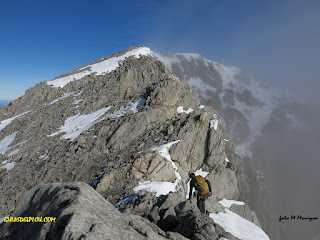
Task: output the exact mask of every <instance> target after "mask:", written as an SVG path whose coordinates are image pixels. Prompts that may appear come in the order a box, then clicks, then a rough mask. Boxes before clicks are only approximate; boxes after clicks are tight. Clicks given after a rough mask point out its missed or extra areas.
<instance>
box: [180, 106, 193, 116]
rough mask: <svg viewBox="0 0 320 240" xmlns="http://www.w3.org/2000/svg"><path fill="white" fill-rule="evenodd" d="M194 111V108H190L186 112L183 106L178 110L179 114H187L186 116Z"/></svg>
mask: <svg viewBox="0 0 320 240" xmlns="http://www.w3.org/2000/svg"><path fill="white" fill-rule="evenodd" d="M192 111H193V109H192V108H189V109H188V110H184V109H183V106H180V107H178V108H177V112H178V113H186V114H189V113H191V112H192Z"/></svg>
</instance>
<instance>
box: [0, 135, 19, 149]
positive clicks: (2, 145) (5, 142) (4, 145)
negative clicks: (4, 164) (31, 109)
mask: <svg viewBox="0 0 320 240" xmlns="http://www.w3.org/2000/svg"><path fill="white" fill-rule="evenodd" d="M17 133H18V132H14V133H12V134H10V135H9V136H6V137H5V138H4V139H2V140H1V141H0V153H1V154H5V153H6V152H7V151H9V150H10V149H11V147H10V144H11V143H12V142H13V141H14V140H15V138H16V136H17Z"/></svg>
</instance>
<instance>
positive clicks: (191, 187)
mask: <svg viewBox="0 0 320 240" xmlns="http://www.w3.org/2000/svg"><path fill="white" fill-rule="evenodd" d="M204 180H205V181H206V183H207V185H208V188H209V192H212V190H211V184H210V182H209V181H208V180H207V179H204ZM193 188H194V180H193V179H191V181H190V192H189V200H191V197H192V190H193Z"/></svg>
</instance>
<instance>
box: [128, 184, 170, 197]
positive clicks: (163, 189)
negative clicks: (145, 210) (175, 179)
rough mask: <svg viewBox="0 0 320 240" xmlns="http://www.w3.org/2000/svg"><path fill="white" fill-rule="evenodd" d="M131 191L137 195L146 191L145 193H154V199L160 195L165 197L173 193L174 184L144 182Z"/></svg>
mask: <svg viewBox="0 0 320 240" xmlns="http://www.w3.org/2000/svg"><path fill="white" fill-rule="evenodd" d="M133 191H134V192H135V193H139V192H140V191H147V192H154V193H156V197H159V196H160V195H166V194H168V193H170V192H175V191H176V189H175V183H172V182H150V181H145V182H142V183H139V185H138V186H136V187H135V188H134V189H133Z"/></svg>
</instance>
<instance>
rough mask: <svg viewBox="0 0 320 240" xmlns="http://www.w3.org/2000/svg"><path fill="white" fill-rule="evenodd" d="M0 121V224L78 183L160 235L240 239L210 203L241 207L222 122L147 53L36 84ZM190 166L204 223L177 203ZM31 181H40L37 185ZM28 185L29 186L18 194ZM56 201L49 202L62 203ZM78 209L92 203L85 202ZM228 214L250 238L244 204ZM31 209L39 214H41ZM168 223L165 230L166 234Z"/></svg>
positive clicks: (240, 187)
mask: <svg viewBox="0 0 320 240" xmlns="http://www.w3.org/2000/svg"><path fill="white" fill-rule="evenodd" d="M0 119H1V122H0V139H1V140H0V141H1V142H0V146H1V149H0V150H1V151H0V153H1V155H0V157H1V160H0V161H1V166H0V167H1V179H0V180H1V184H0V191H1V195H0V196H1V197H0V207H1V217H2V218H3V217H4V216H6V215H7V214H9V212H10V211H12V209H13V208H15V209H14V210H13V213H12V216H19V214H22V213H26V212H27V213H29V212H30V211H31V210H30V209H33V208H32V206H30V205H28V204H26V203H28V202H30V200H28V197H29V196H30V195H33V194H34V191H36V190H35V189H45V190H39V191H40V192H43V194H47V193H48V192H49V193H50V192H52V191H53V192H55V190H50V189H56V188H63V186H62V185H59V186H58V185H56V183H61V182H75V181H81V182H85V183H87V184H90V185H91V186H92V187H93V188H95V189H96V192H97V194H98V193H99V194H101V195H102V196H103V197H104V198H105V199H106V201H109V202H111V203H112V204H116V206H118V207H119V210H120V211H121V212H123V213H122V214H135V215H139V216H142V217H143V218H145V219H148V221H149V222H150V224H149V223H148V224H147V226H151V228H152V229H158V228H157V226H158V227H160V228H161V229H162V230H159V229H158V230H155V233H154V234H159V233H160V235H161V236H162V237H167V238H169V239H183V236H184V237H187V238H191V239H219V238H221V237H227V238H228V239H237V237H239V236H234V235H232V234H235V233H232V232H231V233H230V232H229V233H227V232H228V231H230V230H228V227H227V226H225V225H224V222H225V221H226V220H225V219H227V218H228V217H230V216H231V214H235V213H230V212H231V211H229V210H227V209H226V208H225V207H224V205H223V204H222V203H221V202H219V200H222V199H231V200H240V201H243V202H246V203H247V200H246V199H247V194H248V182H247V177H246V174H245V173H244V169H243V166H242V164H243V163H242V161H241V159H240V158H239V156H238V155H237V154H236V153H235V151H234V144H233V142H232V140H231V139H230V138H229V137H228V136H227V134H226V124H225V122H224V119H223V118H222V117H221V116H220V114H219V113H218V112H217V111H215V110H213V109H212V108H211V107H206V106H203V105H201V103H200V99H199V96H198V94H196V93H195V92H194V91H193V90H192V89H191V88H190V86H189V85H188V84H187V82H186V81H184V80H183V79H180V78H179V77H176V76H175V75H173V74H172V73H170V72H169V71H168V70H167V68H166V67H165V66H164V65H163V63H162V62H160V61H159V60H158V59H157V58H156V57H155V56H154V54H153V53H152V52H151V51H150V49H148V48H145V47H142V46H138V47H134V48H129V49H127V50H125V51H123V52H121V53H119V54H116V55H113V56H110V57H107V58H101V59H99V60H98V61H96V62H94V63H92V64H90V65H88V66H86V67H83V68H80V69H78V70H76V71H74V72H71V73H68V74H65V75H62V76H59V77H57V78H55V79H53V80H51V81H48V82H42V83H39V84H37V85H36V86H35V87H34V88H31V89H29V90H28V91H27V92H26V94H25V95H24V96H22V97H21V98H19V99H17V100H15V101H13V102H12V103H11V104H10V105H7V106H4V107H1V108H0ZM190 169H194V170H200V169H202V172H201V173H203V171H204V172H206V173H205V175H207V179H208V180H209V181H210V182H212V185H213V186H212V187H213V192H214V197H212V198H211V199H209V200H208V201H207V209H208V210H209V211H210V212H212V214H213V215H210V217H211V218H209V217H207V216H202V215H201V213H200V212H199V211H198V210H197V209H196V208H195V207H194V206H193V205H194V204H193V205H191V204H189V203H187V202H186V194H187V191H188V180H189V179H188V176H187V173H188V171H189V170H190ZM40 183H41V184H43V183H47V185H39V186H37V185H38V184H40ZM74 188H75V189H80V188H83V189H88V188H90V187H89V186H84V185H83V184H82V185H81V184H80V185H76V186H73V187H72V188H69V187H68V189H70V190H71V191H73V189H74ZM29 189H33V190H30V191H29V192H27V193H25V194H23V192H25V191H27V190H29ZM92 190H93V189H92ZM92 190H89V189H88V190H84V191H89V192H90V191H92ZM37 191H38V190H37ZM68 191H69V190H68ZM68 191H67V192H68ZM77 191H78V190H77ZM150 192H151V193H150ZM170 192H171V193H170ZM77 194H80V195H81V191H80V193H79V191H78V193H77ZM61 195H63V194H61V193H59V194H57V198H60V197H61V198H63V196H61ZM87 195H90V194H87ZM43 197H45V195H43ZM99 198H100V199H101V197H99ZM18 199H20V200H19V201H18ZM33 199H35V200H34V201H35V202H36V204H40V205H45V206H47V205H49V206H50V207H49V208H50V209H56V210H54V211H53V210H52V211H51V212H50V211H47V212H48V213H50V214H54V213H56V212H61V211H64V209H67V208H68V207H70V206H72V205H73V204H74V203H76V202H77V201H76V200H72V201H68V202H67V204H66V205H64V204H62V207H61V205H59V204H60V203H59V201H58V202H56V203H55V202H50V201H49V202H48V201H47V200H43V198H42V196H41V194H40V196H38V197H37V198H33ZM121 200H122V201H121ZM43 201H45V202H46V204H44V202H43ZM61 201H62V200H61ZM99 201H100V200H99ZM119 201H120V202H119ZM117 203H118V204H117ZM50 204H52V205H50ZM83 204H85V205H87V206H90V204H92V203H91V200H90V199H89V200H87V201H85V202H84V203H83ZM97 204H98V203H97ZM101 204H107V203H101ZM181 204H182V205H181ZM97 208H98V207H97ZM106 208H107V207H106ZM233 208H234V209H233V211H234V212H237V213H238V214H239V215H241V216H242V217H241V219H242V218H243V219H247V220H249V221H251V222H253V223H254V224H256V225H254V224H252V225H249V226H250V227H249V229H251V230H252V229H254V230H252V231H253V232H254V233H257V232H259V229H260V228H258V227H255V226H257V225H258V226H260V225H259V222H258V219H257V217H256V216H255V214H254V212H252V211H251V210H250V208H249V207H248V205H247V204H245V205H244V206H237V207H233ZM21 209H23V210H21ZM73 209H75V210H72V211H71V212H72V215H77V214H76V212H73V211H77V207H73ZM230 209H231V208H230ZM44 210H45V209H44ZM31 212H32V213H33V214H36V215H39V214H41V213H42V212H43V211H40V212H35V210H34V209H33V210H32V211H31ZM67 212H68V211H67ZM218 212H220V214H219V213H218ZM119 216H122V217H119V218H125V217H127V215H119ZM232 216H233V215H232ZM58 217H59V216H58ZM105 217H107V216H105ZM117 219H118V218H117ZM221 219H223V220H221ZM247 220H245V221H247ZM119 221H120V220H119ZM126 221H127V220H126ZM142 221H145V220H142ZM199 221H200V222H202V224H200V225H199ZM241 221H242V220H241ZM58 222H59V233H58V235H59V236H61V237H62V238H65V237H66V236H73V237H76V236H78V235H77V233H76V232H75V231H74V230H72V229H73V227H72V226H71V227H69V226H70V225H67V221H66V220H63V221H62V222H61V219H59V218H58ZM128 222H130V221H127V223H128ZM168 222H169V223H170V222H173V223H174V224H173V225H172V226H171V227H170V228H168V227H167V226H168ZM127 223H125V224H122V225H124V227H125V225H126V224H127ZM71 224H72V222H71ZM105 224H107V225H108V224H109V223H105ZM186 224H187V225H186ZM190 224H191V225H190ZM246 224H247V222H246V223H245V224H244V225H246ZM120 225H121V224H120ZM129 225H130V223H129ZM142 225H144V224H141V225H139V227H133V228H134V229H135V231H137V232H138V233H139V234H140V235H141V236H144V237H141V239H149V238H150V237H152V236H155V235H148V234H149V232H150V231H149V230H146V229H147V228H146V227H143V226H142ZM188 225H190V226H189V227H188ZM227 225H228V224H227ZM111 227H112V226H111ZM78 228H79V227H78ZM12 229H14V231H13V230H12ZM53 229H55V227H54V225H49V224H47V227H45V228H44V230H40V229H37V231H41V232H42V231H44V232H42V233H39V235H36V236H32V237H33V238H35V239H38V238H39V239H42V238H43V236H51V235H52V234H54V233H55V231H56V230H53ZM70 229H71V230H70ZM85 229H86V228H85V227H84V228H83V229H82V230H83V231H85ZM137 229H138V230H137ZM82 230H79V229H78V230H77V231H80V232H81V231H82ZM227 230H228V231H227ZM106 231H108V230H106ZM110 231H111V230H110ZM121 231H124V230H121ZM163 231H164V232H163ZM15 232H16V229H15V227H14V223H11V224H9V223H3V224H2V225H1V229H0V233H1V236H7V237H10V236H14V234H15ZM99 232H101V230H97V233H96V234H99ZM143 232H144V233H143ZM171 232H176V234H174V233H171ZM20 233H21V232H20ZM178 233H179V234H178ZM12 234H13V235H12ZM150 234H151V233H150ZM259 234H261V235H259V236H260V239H268V237H267V236H266V235H265V234H264V233H263V232H262V233H260V232H259ZM80 235H81V234H80ZM129 235H130V234H129ZM235 235H236V234H235ZM16 236H20V235H16ZM21 236H23V234H22V235H21ZM30 236H31V235H30ZM81 236H82V235H81ZM85 236H86V235H85ZM93 236H95V235H93ZM123 236H125V235H123ZM127 236H128V235H127ZM132 236H134V235H132ZM240 237H241V236H240ZM85 238H86V237H85ZM87 238H88V239H94V237H92V236H90V237H87ZM97 239H98V238H97ZM123 239H124V238H123ZM150 239H151V238H150ZM159 239H160V237H159ZM255 239H257V238H255Z"/></svg>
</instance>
